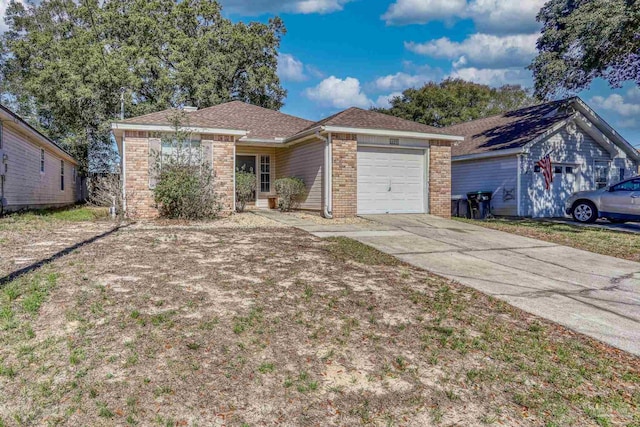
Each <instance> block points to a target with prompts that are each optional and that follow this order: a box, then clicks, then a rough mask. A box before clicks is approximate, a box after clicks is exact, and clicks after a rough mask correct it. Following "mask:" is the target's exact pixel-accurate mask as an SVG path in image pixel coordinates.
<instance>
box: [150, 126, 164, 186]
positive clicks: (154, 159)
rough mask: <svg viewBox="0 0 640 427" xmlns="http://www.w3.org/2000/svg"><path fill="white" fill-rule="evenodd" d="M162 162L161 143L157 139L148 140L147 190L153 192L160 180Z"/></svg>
mask: <svg viewBox="0 0 640 427" xmlns="http://www.w3.org/2000/svg"><path fill="white" fill-rule="evenodd" d="M161 162H162V141H161V140H160V139H158V138H151V139H149V188H150V189H151V190H153V189H154V188H156V185H157V184H158V180H159V179H160V168H161V166H162V165H161Z"/></svg>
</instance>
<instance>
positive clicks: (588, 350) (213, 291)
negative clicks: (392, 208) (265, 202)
mask: <svg viewBox="0 0 640 427" xmlns="http://www.w3.org/2000/svg"><path fill="white" fill-rule="evenodd" d="M44 238H46V239H47V240H53V239H52V238H51V236H43V239H44ZM335 245H339V246H340V248H339V249H338V250H336V247H335ZM354 245H356V244H355V243H351V242H345V241H342V240H336V241H333V242H329V241H324V240H320V239H317V238H314V237H311V236H310V235H308V234H306V233H304V232H301V231H298V230H295V229H291V228H278V227H270V228H250V229H249V228H238V227H236V228H219V227H204V226H203V227H184V226H179V227H176V226H165V227H161V226H159V225H154V226H153V227H149V226H139V227H130V228H126V229H122V230H120V231H118V232H117V233H114V234H112V235H110V236H108V237H106V238H104V239H101V240H99V241H97V242H95V243H93V244H91V245H87V246H84V247H82V248H80V249H79V250H77V251H75V252H73V253H72V254H70V255H68V256H66V257H64V258H62V259H59V260H57V261H56V262H55V263H54V264H53V265H50V266H48V267H46V268H45V269H44V270H43V271H42V272H39V273H38V274H41V275H47V274H48V275H54V274H55V278H56V285H55V286H53V287H50V288H46V289H47V291H46V292H44V291H42V292H43V293H42V295H46V298H44V297H43V301H44V299H46V302H43V305H42V306H41V307H40V308H39V310H37V311H34V310H31V311H27V308H28V307H30V305H28V304H26V303H25V301H26V300H27V299H29V298H32V297H31V295H32V291H30V289H35V288H34V283H36V282H37V283H40V282H38V280H40V281H42V280H43V279H36V278H35V277H30V278H24V282H21V283H19V284H12V285H11V289H12V291H11V293H10V294H9V293H8V292H4V291H3V293H2V297H1V299H0V304H1V305H0V344H2V347H1V348H0V389H2V391H3V392H2V393H0V421H2V422H4V424H5V425H13V424H16V425H18V424H20V423H23V424H24V423H28V424H32V425H41V424H47V423H49V424H59V425H124V424H136V423H137V424H139V425H178V426H179V425H229V426H242V425H305V426H306V425H341V426H342V425H361V424H369V425H407V426H423V425H439V424H442V425H484V424H492V423H499V424H502V425H516V426H517V425H543V424H557V425H580V426H585V425H587V426H588V425H597V424H601V425H606V423H609V424H610V425H616V424H631V423H633V422H638V418H637V414H638V408H637V405H638V401H639V400H640V394H639V392H638V390H639V389H640V387H639V385H640V377H639V376H638V368H639V363H638V359H636V358H634V357H632V356H630V355H628V354H626V353H623V352H620V351H617V350H615V349H612V348H609V347H607V346H605V345H602V344H600V343H597V342H594V341H592V340H589V339H587V338H584V337H582V336H579V335H576V334H573V333H571V332H569V331H567V330H565V329H563V328H560V327H557V326H555V325H552V324H550V323H547V322H544V321H542V320H539V319H537V318H535V317H533V316H530V315H527V314H525V313H522V312H520V311H518V310H515V309H513V308H510V307H509V306H507V305H506V304H504V303H501V302H499V301H495V300H493V299H490V298H488V297H486V296H484V295H482V294H479V293H477V292H474V291H471V290H468V289H466V288H463V287H461V286H458V285H456V284H455V283H452V282H449V281H447V280H444V279H442V278H439V277H435V276H432V275H430V274H429V273H427V272H425V271H421V270H418V269H414V268H412V267H409V266H406V265H396V264H395V263H391V261H389V260H387V259H386V258H384V257H382V256H380V255H376V254H373V253H371V252H370V251H369V250H368V249H363V248H357V247H355V246H354ZM356 246H357V245H356ZM345 248H346V249H345ZM349 248H351V249H352V251H351V252H353V254H354V256H353V257H350V256H349V253H350V252H349V250H347V249H349ZM42 277H49V276H42ZM52 277H53V276H52ZM49 282H51V280H50V281H49ZM38 289H40V288H38ZM43 289H44V288H43ZM38 292H40V291H38ZM18 420H22V421H18ZM27 420H28V421H27Z"/></svg>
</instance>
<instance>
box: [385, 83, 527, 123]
mask: <svg viewBox="0 0 640 427" xmlns="http://www.w3.org/2000/svg"><path fill="white" fill-rule="evenodd" d="M535 102H536V101H535V99H534V98H532V97H531V96H530V94H529V92H528V91H527V90H526V89H523V88H521V87H520V86H503V87H501V88H497V89H494V88H491V87H489V86H486V85H481V84H476V83H471V82H466V81H464V80H461V79H447V80H444V81H443V82H441V83H434V82H431V83H427V84H426V85H424V86H423V87H421V88H419V89H407V90H405V91H404V92H403V93H402V96H401V97H398V98H395V99H394V100H392V101H391V108H389V109H380V110H379V111H381V112H383V113H387V114H392V115H394V116H397V117H401V118H403V119H407V120H413V121H416V122H419V123H424V124H426V125H430V126H436V127H444V126H451V125H455V124H458V123H463V122H468V121H471V120H475V119H479V118H483V117H488V116H492V115H496V114H500V113H503V112H506V111H511V110H515V109H518V108H522V107H525V106H528V105H533V104H534V103H535Z"/></svg>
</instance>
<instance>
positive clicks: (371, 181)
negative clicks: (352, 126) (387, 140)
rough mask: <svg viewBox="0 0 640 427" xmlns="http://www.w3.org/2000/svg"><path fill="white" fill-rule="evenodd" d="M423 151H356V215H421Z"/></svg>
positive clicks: (423, 173)
mask: <svg viewBox="0 0 640 427" xmlns="http://www.w3.org/2000/svg"><path fill="white" fill-rule="evenodd" d="M424 158H425V156H424V151H423V150H406V149H405V150H403V149H387V148H373V147H359V148H358V213H360V214H372V213H422V212H424V201H425V197H426V190H425V178H424V177H425V160H424Z"/></svg>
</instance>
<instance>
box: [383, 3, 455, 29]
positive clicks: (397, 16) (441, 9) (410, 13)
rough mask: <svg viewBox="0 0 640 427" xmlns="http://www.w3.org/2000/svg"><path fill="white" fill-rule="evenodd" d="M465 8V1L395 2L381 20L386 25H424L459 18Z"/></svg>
mask: <svg viewBox="0 0 640 427" xmlns="http://www.w3.org/2000/svg"><path fill="white" fill-rule="evenodd" d="M466 7H467V2H466V0H397V1H396V2H395V3H393V4H391V5H390V6H389V9H387V12H386V13H385V14H384V15H382V19H383V20H384V21H386V23H387V25H405V24H424V23H427V22H429V21H437V20H449V19H451V18H453V17H456V16H460V14H462V13H463V12H464V10H465V8H466Z"/></svg>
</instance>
